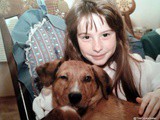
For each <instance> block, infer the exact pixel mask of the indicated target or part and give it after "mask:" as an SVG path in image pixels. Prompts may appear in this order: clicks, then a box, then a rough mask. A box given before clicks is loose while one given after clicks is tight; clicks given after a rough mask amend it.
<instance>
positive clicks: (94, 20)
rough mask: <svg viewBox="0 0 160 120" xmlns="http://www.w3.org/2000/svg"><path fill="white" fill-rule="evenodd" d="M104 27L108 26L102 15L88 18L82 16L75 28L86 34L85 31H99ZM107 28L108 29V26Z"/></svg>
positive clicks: (92, 15)
mask: <svg viewBox="0 0 160 120" xmlns="http://www.w3.org/2000/svg"><path fill="white" fill-rule="evenodd" d="M104 25H105V26H108V23H107V22H106V20H105V17H104V16H103V15H97V14H91V15H90V16H83V17H82V18H81V19H80V21H79V24H78V26H77V28H78V30H80V31H83V32H87V30H92V29H95V30H97V29H101V28H102V26H104ZM108 28H110V27H109V26H108Z"/></svg>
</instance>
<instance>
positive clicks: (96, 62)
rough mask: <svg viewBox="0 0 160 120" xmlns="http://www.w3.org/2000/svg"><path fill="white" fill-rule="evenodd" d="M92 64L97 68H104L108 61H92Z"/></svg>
mask: <svg viewBox="0 0 160 120" xmlns="http://www.w3.org/2000/svg"><path fill="white" fill-rule="evenodd" d="M92 63H93V64H94V65H97V66H103V65H104V64H105V63H106V61H103V60H96V61H95V60H94V61H92Z"/></svg>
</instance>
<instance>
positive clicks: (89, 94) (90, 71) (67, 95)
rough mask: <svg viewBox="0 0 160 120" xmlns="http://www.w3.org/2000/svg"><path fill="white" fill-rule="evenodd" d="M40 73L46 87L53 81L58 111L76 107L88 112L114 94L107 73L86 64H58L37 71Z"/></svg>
mask: <svg viewBox="0 0 160 120" xmlns="http://www.w3.org/2000/svg"><path fill="white" fill-rule="evenodd" d="M36 71H37V73H38V75H39V77H40V79H41V80H42V82H43V83H44V85H46V86H48V85H49V84H51V83H52V81H53V83H52V87H53V88H52V89H53V106H54V107H57V106H64V105H72V106H74V107H76V108H86V107H88V106H92V105H93V104H95V103H97V102H98V101H99V100H100V99H101V98H102V97H105V98H107V95H108V94H109V91H110V90H111V88H110V84H111V81H110V78H109V76H108V75H107V74H106V72H105V71H104V70H103V69H102V68H100V67H97V66H95V65H89V64H86V63H84V62H82V61H75V60H69V61H64V62H62V61H60V60H56V61H53V62H49V63H46V64H44V65H41V66H39V67H37V68H36Z"/></svg>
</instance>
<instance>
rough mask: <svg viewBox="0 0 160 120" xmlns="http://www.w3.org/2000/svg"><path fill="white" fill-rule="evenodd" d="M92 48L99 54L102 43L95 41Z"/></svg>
mask: <svg viewBox="0 0 160 120" xmlns="http://www.w3.org/2000/svg"><path fill="white" fill-rule="evenodd" d="M92 47H93V51H95V52H97V53H99V52H100V51H101V50H102V41H100V40H99V39H96V40H93V43H92Z"/></svg>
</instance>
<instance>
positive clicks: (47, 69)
mask: <svg viewBox="0 0 160 120" xmlns="http://www.w3.org/2000/svg"><path fill="white" fill-rule="evenodd" d="M62 61H63V60H58V59H57V60H54V61H51V62H47V63H45V64H43V65H40V66H38V67H36V72H37V74H38V77H39V79H40V82H41V83H42V85H44V86H46V87H48V86H50V85H51V84H52V82H53V80H54V75H55V73H56V71H57V70H58V68H59V66H60V65H61V63H62Z"/></svg>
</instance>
